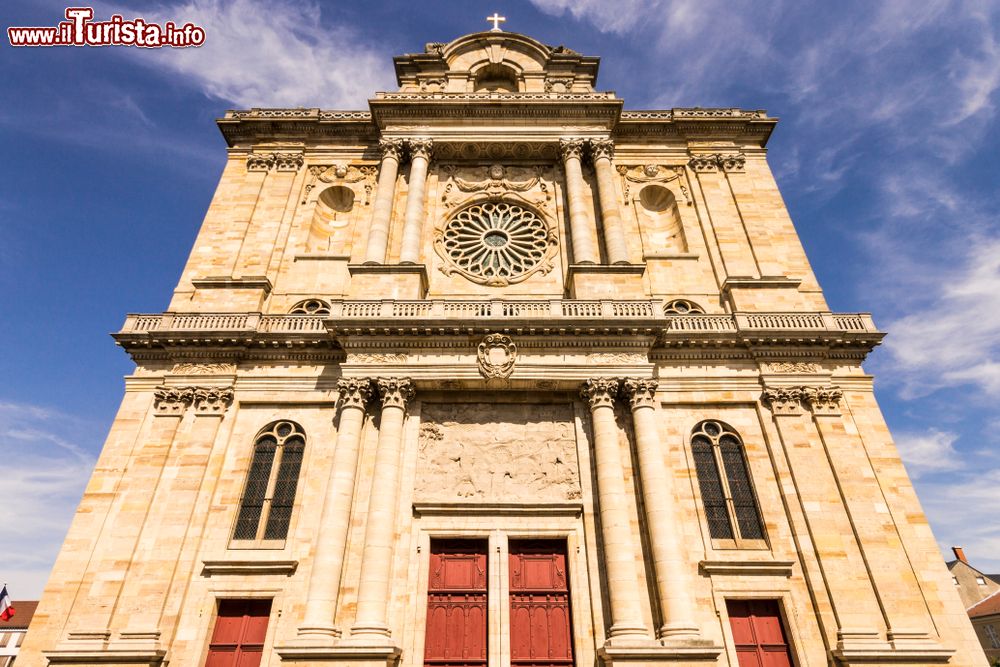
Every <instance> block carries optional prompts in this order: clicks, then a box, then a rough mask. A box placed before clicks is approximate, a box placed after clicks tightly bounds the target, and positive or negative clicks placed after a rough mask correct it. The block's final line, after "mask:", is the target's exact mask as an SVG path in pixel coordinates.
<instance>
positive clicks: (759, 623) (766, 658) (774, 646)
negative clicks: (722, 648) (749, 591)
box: [726, 600, 792, 667]
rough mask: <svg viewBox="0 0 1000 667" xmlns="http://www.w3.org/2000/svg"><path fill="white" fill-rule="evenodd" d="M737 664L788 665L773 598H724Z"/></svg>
mask: <svg viewBox="0 0 1000 667" xmlns="http://www.w3.org/2000/svg"><path fill="white" fill-rule="evenodd" d="M726 608H727V609H728V610H729V624H730V625H731V626H732V628H733V641H735V642H736V655H737V657H739V661H740V667H791V664H792V656H791V653H790V651H789V649H788V639H787V638H786V636H785V628H784V626H783V625H782V623H781V612H780V610H779V609H778V602H777V601H776V600H727V601H726Z"/></svg>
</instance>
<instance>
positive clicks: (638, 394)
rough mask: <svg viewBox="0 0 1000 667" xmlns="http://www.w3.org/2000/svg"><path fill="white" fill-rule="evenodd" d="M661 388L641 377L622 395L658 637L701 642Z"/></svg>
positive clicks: (630, 382)
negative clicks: (657, 405) (631, 432)
mask: <svg viewBox="0 0 1000 667" xmlns="http://www.w3.org/2000/svg"><path fill="white" fill-rule="evenodd" d="M656 387H657V382H656V381H655V380H641V379H626V380H625V382H624V384H623V385H622V393H623V394H624V396H625V397H626V398H627V399H628V401H629V406H630V407H631V409H632V424H633V425H634V427H635V447H636V453H637V455H638V458H639V478H640V480H641V481H642V499H643V504H644V505H645V507H646V526H647V529H648V530H649V541H650V545H651V547H652V552H653V569H654V571H655V573H656V590H657V593H658V595H659V599H660V608H661V611H662V615H663V619H662V620H663V625H661V626H660V628H659V630H658V631H657V634H658V635H659V636H660V638H661V639H698V638H700V637H699V635H700V632H699V630H698V625H697V624H696V623H695V622H694V620H693V618H694V613H693V612H694V604H693V602H692V600H691V594H690V592H689V589H688V578H687V574H686V567H687V566H686V562H685V558H684V552H683V550H682V549H681V532H680V530H678V526H679V524H678V522H677V517H676V516H675V514H674V489H673V481H672V479H671V477H670V475H669V474H667V468H666V466H665V465H664V462H663V454H664V448H663V447H661V445H660V438H659V436H658V434H657V428H656V411H655V409H654V407H653V405H654V398H655V395H656Z"/></svg>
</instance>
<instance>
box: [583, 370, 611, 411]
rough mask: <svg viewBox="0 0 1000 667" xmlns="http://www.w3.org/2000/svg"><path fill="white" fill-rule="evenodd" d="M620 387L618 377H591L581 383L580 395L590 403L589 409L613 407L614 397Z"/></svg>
mask: <svg viewBox="0 0 1000 667" xmlns="http://www.w3.org/2000/svg"><path fill="white" fill-rule="evenodd" d="M620 387H621V380H620V379H618V378H591V379H589V380H587V381H586V382H584V383H583V387H582V388H581V389H580V396H581V397H582V398H583V399H584V400H586V401H587V403H589V404H590V409H591V410H596V409H597V408H602V407H608V408H614V407H615V397H616V396H618V390H619V388H620Z"/></svg>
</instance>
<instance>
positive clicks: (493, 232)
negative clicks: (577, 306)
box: [434, 201, 556, 286]
mask: <svg viewBox="0 0 1000 667" xmlns="http://www.w3.org/2000/svg"><path fill="white" fill-rule="evenodd" d="M555 246H556V236H555V233H554V232H552V231H551V230H550V229H549V228H548V225H546V224H545V221H544V220H542V219H541V218H540V217H539V216H538V215H537V214H536V213H535V212H534V211H532V210H530V209H528V208H524V207H521V206H518V205H516V204H511V203H508V202H503V201H501V202H482V203H478V204H473V205H472V206H468V207H466V208H464V209H462V210H460V211H459V212H458V213H456V214H455V215H454V216H453V217H452V219H451V220H449V221H448V222H447V223H446V224H445V226H444V228H443V229H441V230H438V232H437V234H436V237H435V240H434V247H435V249H436V250H437V251H438V254H439V255H441V258H442V259H444V260H445V262H446V265H445V266H443V267H442V269H441V270H442V271H443V272H444V273H445V274H446V275H451V274H452V273H456V272H457V273H460V274H462V275H463V276H465V277H466V278H468V279H469V280H471V281H473V282H476V283H480V284H484V285H492V286H503V285H509V284H511V283H517V282H521V281H522V280H525V279H526V278H528V277H529V276H530V275H531V274H533V273H535V272H536V271H538V272H541V273H548V272H549V271H550V270H551V269H552V263H551V256H552V254H553V253H554V251H555Z"/></svg>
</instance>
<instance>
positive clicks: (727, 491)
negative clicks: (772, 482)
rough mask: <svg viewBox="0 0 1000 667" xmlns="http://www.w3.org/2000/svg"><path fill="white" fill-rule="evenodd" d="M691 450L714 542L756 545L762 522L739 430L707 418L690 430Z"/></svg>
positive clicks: (722, 544) (725, 545)
mask: <svg viewBox="0 0 1000 667" xmlns="http://www.w3.org/2000/svg"><path fill="white" fill-rule="evenodd" d="M691 451H692V453H693V455H694V465H695V470H696V471H697V473H698V488H699V489H700V490H701V500H702V503H703V504H704V507H705V517H706V518H707V520H708V532H709V534H710V535H711V537H712V540H713V542H715V545H716V546H717V547H727V546H735V547H742V546H747V547H753V546H759V545H760V544H761V543H762V542H763V541H764V526H763V523H762V522H761V518H760V509H759V508H758V506H757V496H756V494H755V493H754V490H753V483H752V482H751V480H750V469H749V467H748V465H747V458H746V452H745V451H744V447H743V440H742V439H741V438H740V436H739V434H738V433H737V432H736V431H735V429H733V428H732V427H731V426H729V425H728V424H725V423H723V422H720V421H716V420H714V419H707V420H705V421H703V422H700V423H699V424H698V425H697V426H695V427H694V430H693V431H692V432H691Z"/></svg>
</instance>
